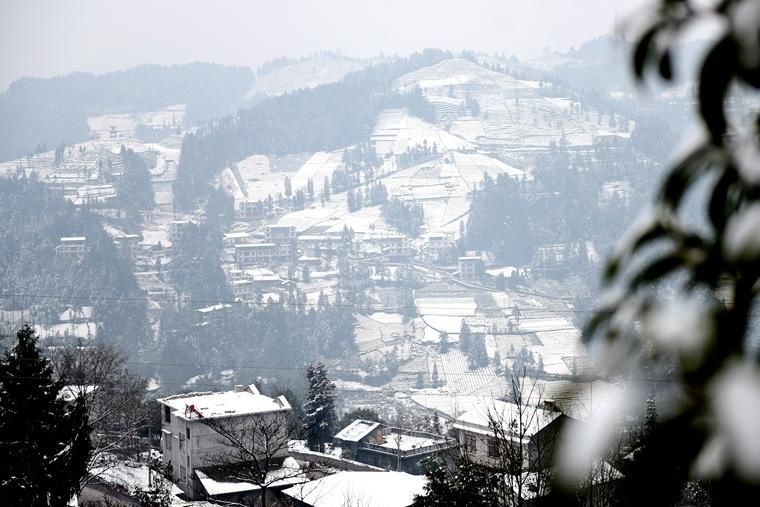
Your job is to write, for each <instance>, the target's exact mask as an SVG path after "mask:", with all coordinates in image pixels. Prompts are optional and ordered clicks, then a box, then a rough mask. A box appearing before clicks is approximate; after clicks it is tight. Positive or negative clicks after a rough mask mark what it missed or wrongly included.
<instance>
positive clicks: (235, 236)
mask: <svg viewBox="0 0 760 507" xmlns="http://www.w3.org/2000/svg"><path fill="white" fill-rule="evenodd" d="M248 236H249V234H248V233H247V232H228V233H227V234H225V235H224V239H238V238H247V237H248Z"/></svg>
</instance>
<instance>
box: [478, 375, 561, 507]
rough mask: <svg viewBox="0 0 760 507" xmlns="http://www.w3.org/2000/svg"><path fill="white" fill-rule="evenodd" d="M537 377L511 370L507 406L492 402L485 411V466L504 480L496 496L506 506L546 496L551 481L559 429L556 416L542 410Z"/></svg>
mask: <svg viewBox="0 0 760 507" xmlns="http://www.w3.org/2000/svg"><path fill="white" fill-rule="evenodd" d="M536 375H537V373H534V374H530V373H528V372H527V371H526V369H525V368H524V367H523V369H522V371H520V372H514V371H513V372H512V373H511V374H510V375H509V378H508V382H509V393H508V394H507V403H506V404H503V405H501V404H500V405H497V403H495V402H494V404H493V407H492V408H490V409H489V411H488V425H489V428H490V429H491V432H492V436H491V437H490V438H489V441H488V458H489V459H488V464H489V465H490V466H491V467H492V468H493V469H494V470H495V471H496V472H497V473H498V474H499V475H500V476H502V477H503V479H504V480H503V481H500V485H501V486H502V490H501V491H500V492H499V495H500V497H501V501H502V502H503V503H504V504H505V505H516V506H519V505H523V504H524V503H525V500H526V499H527V498H534V497H540V496H544V495H545V494H548V493H549V487H550V484H551V481H552V472H551V466H550V465H551V460H552V456H551V454H552V452H553V448H554V444H555V442H556V439H557V436H558V430H559V427H558V425H554V424H552V423H553V421H554V420H556V419H557V418H558V413H555V412H550V411H547V410H545V409H543V408H541V407H542V405H543V404H544V401H545V400H544V393H543V388H542V387H541V386H539V384H538V382H537V376H536Z"/></svg>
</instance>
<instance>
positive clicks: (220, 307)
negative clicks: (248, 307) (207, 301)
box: [196, 303, 232, 313]
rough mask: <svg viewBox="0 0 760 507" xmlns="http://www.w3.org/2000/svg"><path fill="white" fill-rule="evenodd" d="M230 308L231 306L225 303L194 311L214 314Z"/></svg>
mask: <svg viewBox="0 0 760 507" xmlns="http://www.w3.org/2000/svg"><path fill="white" fill-rule="evenodd" d="M231 306H232V305H229V304H226V303H219V304H218V305H211V306H206V307H204V308H199V309H197V310H196V311H197V312H198V313H211V312H216V311H219V310H223V309H225V308H230V307H231Z"/></svg>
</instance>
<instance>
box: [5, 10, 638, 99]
mask: <svg viewBox="0 0 760 507" xmlns="http://www.w3.org/2000/svg"><path fill="white" fill-rule="evenodd" d="M643 3H644V0H615V1H610V0H572V1H571V0H521V1H520V0H469V1H467V2H461V1H460V2H457V1H452V0H414V1H410V0H377V1H367V0H362V1H356V0H320V1H314V0H277V1H255V0H249V1H243V0H233V1H224V2H210V1H198V0H190V1H188V0H165V1H160V2H157V1H153V0H130V1H128V2H103V1H94V0H67V1H65V2H62V1H57V0H41V1H30V0H3V1H2V3H0V90H4V89H6V88H7V87H8V85H9V84H10V83H11V82H12V81H14V80H15V79H18V78H19V77H22V76H40V77H49V76H54V75H60V74H66V73H70V72H74V71H88V72H96V73H97V72H105V71H109V70H115V69H123V68H127V67H132V66H135V65H139V64H143V63H163V64H171V63H185V62H191V61H212V62H217V63H223V64H237V65H250V66H254V67H255V66H256V65H258V64H260V63H263V62H264V61H266V60H268V59H270V58H272V57H275V56H281V55H288V56H298V55H305V54H311V53H313V52H316V51H320V50H340V51H343V52H344V53H345V54H347V55H349V56H358V57H364V56H374V55H377V54H379V53H380V52H384V53H386V54H389V53H396V52H398V53H401V54H405V53H409V52H412V51H416V50H419V49H422V48H425V47H439V48H444V49H454V50H461V49H474V50H479V51H486V52H494V51H498V52H502V51H503V52H505V53H507V54H515V55H517V56H518V57H519V58H521V59H526V58H530V57H533V56H538V55H540V54H542V53H543V52H544V51H546V50H557V51H565V50H567V49H569V48H571V47H572V46H576V45H580V44H582V43H583V42H585V41H587V40H588V39H591V38H593V37H596V36H598V35H602V34H604V33H608V32H610V30H611V28H612V26H613V25H614V21H615V16H616V13H618V14H619V15H620V17H623V16H624V15H625V14H626V13H627V12H630V11H631V10H632V9H634V8H635V7H636V6H639V5H641V4H643Z"/></svg>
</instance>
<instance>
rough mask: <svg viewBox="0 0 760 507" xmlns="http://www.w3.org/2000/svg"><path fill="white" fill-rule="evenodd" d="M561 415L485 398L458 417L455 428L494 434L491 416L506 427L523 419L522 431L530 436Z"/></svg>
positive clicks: (526, 435)
mask: <svg viewBox="0 0 760 507" xmlns="http://www.w3.org/2000/svg"><path fill="white" fill-rule="evenodd" d="M561 415H562V413H561V412H555V411H549V410H544V409H542V408H538V407H534V406H528V405H524V406H523V407H522V408H520V407H518V406H517V405H516V404H514V403H507V402H504V401H498V400H488V401H485V400H484V401H483V402H481V403H480V404H478V405H476V406H474V407H473V408H471V409H470V410H468V411H467V412H465V413H463V414H462V415H460V416H459V417H457V418H456V420H455V421H454V428H455V429H459V430H464V431H471V432H475V433H480V434H483V435H491V436H493V434H494V432H493V429H492V428H491V426H490V418H491V417H493V419H494V420H495V421H496V422H497V423H498V424H500V425H501V427H502V428H505V429H506V428H509V426H510V424H511V423H512V422H517V421H521V424H522V430H520V432H521V433H524V436H525V437H527V438H529V437H531V436H533V435H535V434H536V433H538V432H539V431H541V430H542V429H543V428H545V427H546V426H547V425H548V424H549V423H551V422H552V421H554V420H555V419H557V418H558V417H559V416H561Z"/></svg>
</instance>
